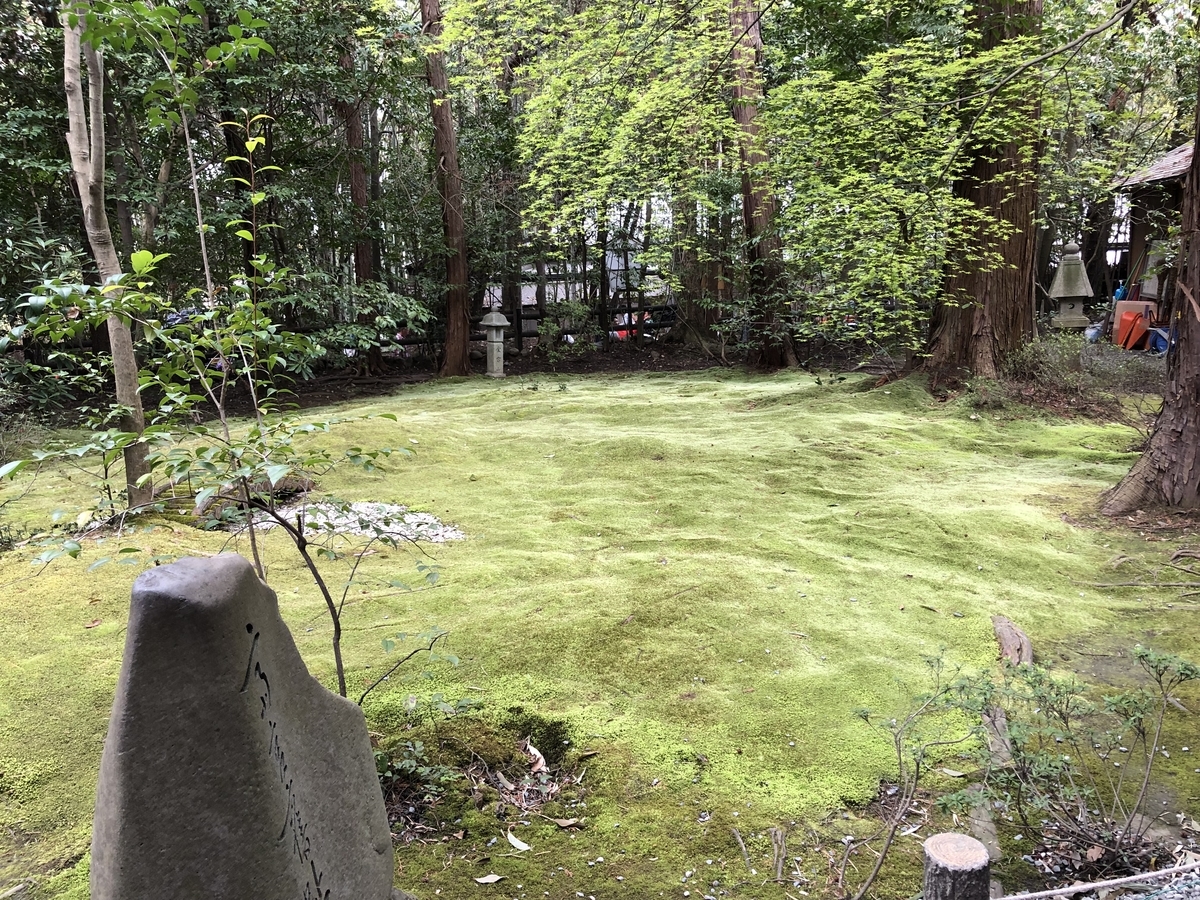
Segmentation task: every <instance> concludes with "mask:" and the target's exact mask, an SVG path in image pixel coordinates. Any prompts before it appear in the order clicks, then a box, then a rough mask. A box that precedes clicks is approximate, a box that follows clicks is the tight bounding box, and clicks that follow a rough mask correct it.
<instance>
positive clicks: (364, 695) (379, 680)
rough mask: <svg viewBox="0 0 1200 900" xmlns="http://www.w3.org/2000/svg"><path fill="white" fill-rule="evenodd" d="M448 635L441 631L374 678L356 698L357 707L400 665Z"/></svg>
mask: <svg viewBox="0 0 1200 900" xmlns="http://www.w3.org/2000/svg"><path fill="white" fill-rule="evenodd" d="M449 633H450V632H448V631H443V632H442V633H441V634H439V635H436V636H435V637H434V638H433V640H431V641H430V642H429V643H428V645H426V646H424V647H417V648H416V649H415V650H413V651H412V652H411V653H410V654H408V656H406V657H404V658H403V659H401V660H399V661H398V662H397V663H396V664H395V665H394V666H392V667H391V668H390V669H388V670H387V671H386V672H384V673H383V674H382V675H380V676H379V677H378V678H376V679H375V680H374V681H373V682H371V684H370V685H369V686H368V687H367V689H366V690H365V691H363V692H362V696H361V697H359V698H358V705H359V706H362V704H363V701H364V700H366V699H367V694H369V693H371V691H373V690H375V688H377V687H379V685H381V684H383V682H384V681H386V680H387V679H388V677H389V676H391V674H392V673H393V672H395V671H396V670H397V669H398V668H400V667H401V666H402V665H404V664H405V663H406V662H408V661H409V660H410V659H412V658H413V657H414V656H416V655H417V654H418V653H420V652H421V651H422V650H432V649H433V645H434V644H436V643H437V642H438V641H440V640H441V639H442V638H444V637H445V636H446V635H448V634H449ZM342 696H343V697H344V696H346V695H345V694H342Z"/></svg>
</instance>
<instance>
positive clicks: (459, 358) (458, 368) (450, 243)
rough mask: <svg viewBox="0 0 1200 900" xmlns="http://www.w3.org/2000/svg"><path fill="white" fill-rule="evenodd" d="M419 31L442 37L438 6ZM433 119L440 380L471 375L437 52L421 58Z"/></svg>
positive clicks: (458, 208) (454, 157)
mask: <svg viewBox="0 0 1200 900" xmlns="http://www.w3.org/2000/svg"><path fill="white" fill-rule="evenodd" d="M421 27H422V29H423V30H424V32H425V34H426V35H428V36H429V37H430V38H431V39H432V40H434V41H436V40H437V39H438V38H439V37H441V34H442V10H441V7H440V5H439V4H438V0H421ZM425 72H426V75H427V76H428V78H429V89H430V107H431V110H432V114H433V147H434V154H435V156H436V157H437V163H436V164H437V180H438V189H439V191H440V193H441V195H442V231H443V234H444V235H445V238H446V250H447V251H448V253H449V255H448V256H447V257H446V344H445V352H444V355H443V357H442V367H441V374H442V375H470V374H471V360H470V357H469V356H468V355H467V344H468V341H469V339H470V330H471V329H470V294H469V292H468V289H467V235H466V224H465V222H464V220H463V192H462V174H461V173H460V172H459V168H458V134H457V132H456V131H455V128H454V115H453V113H452V111H451V108H450V83H449V81H448V79H447V78H446V66H445V62H444V60H443V59H442V52H441V51H440V50H437V49H433V50H430V52H429V54H428V55H427V56H426V57H425Z"/></svg>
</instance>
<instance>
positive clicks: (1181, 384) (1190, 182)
mask: <svg viewBox="0 0 1200 900" xmlns="http://www.w3.org/2000/svg"><path fill="white" fill-rule="evenodd" d="M1197 93H1198V94H1200V91H1198V92H1197ZM1198 100H1200V97H1198ZM1195 130H1196V137H1197V138H1198V139H1200V102H1197V104H1196V126H1195ZM1197 145H1198V146H1200V140H1197ZM1181 235H1182V236H1181V238H1180V248H1179V257H1178V258H1179V269H1178V277H1177V278H1176V279H1175V290H1174V292H1173V293H1172V295H1171V304H1170V308H1169V309H1168V310H1166V314H1167V318H1168V321H1169V322H1170V323H1171V328H1172V329H1173V330H1174V331H1175V332H1176V333H1177V339H1176V344H1175V346H1174V347H1172V348H1171V349H1170V350H1169V351H1168V355H1167V390H1166V394H1165V395H1164V396H1163V406H1162V411H1161V412H1160V413H1159V414H1158V419H1157V420H1156V421H1155V423H1154V429H1153V431H1151V433H1150V445H1149V447H1147V448H1146V452H1145V453H1143V454H1142V455H1141V457H1140V458H1139V459H1138V461H1137V462H1136V463H1134V465H1133V468H1132V469H1131V470H1130V471H1129V474H1128V475H1126V476H1125V478H1124V479H1122V480H1121V483H1120V484H1118V485H1117V486H1116V487H1114V488H1113V489H1112V490H1111V491H1109V492H1108V493H1107V494H1105V496H1104V497H1103V506H1102V510H1103V512H1104V513H1105V514H1106V515H1110V516H1114V515H1121V514H1123V513H1128V512H1132V511H1134V510H1137V509H1141V508H1143V507H1146V506H1152V505H1153V506H1157V505H1165V506H1172V507H1177V508H1180V509H1197V508H1200V151H1198V152H1195V153H1193V154H1192V165H1191V168H1190V169H1189V170H1188V174H1187V181H1186V182H1184V190H1183V228H1182V229H1181Z"/></svg>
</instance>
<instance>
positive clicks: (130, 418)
mask: <svg viewBox="0 0 1200 900" xmlns="http://www.w3.org/2000/svg"><path fill="white" fill-rule="evenodd" d="M87 8H88V5H87V3H86V0H84V2H76V3H75V4H74V5H71V6H66V7H64V8H63V15H62V19H63V86H64V88H65V90H66V95H67V122H68V131H67V146H68V148H69V149H70V153H71V171H72V174H73V176H74V178H75V184H76V187H77V188H78V190H79V201H80V204H81V205H82V208H83V221H84V227H85V228H86V230H87V237H88V243H89V244H90V245H91V248H92V257H93V258H94V259H95V261H96V268H97V269H98V270H99V273H100V279H101V281H102V282H107V281H108V280H109V279H110V278H113V277H116V276H119V275H120V274H121V260H120V257H118V255H117V248H116V244H115V243H114V242H113V236H112V229H111V228H110V227H109V224H108V214H107V213H106V212H105V209H104V200H105V198H104V169H105V166H104V162H105V160H104V61H103V58H102V57H101V55H100V51H99V49H97V48H96V47H95V46H93V45H91V44H85V43H83V40H82V38H83V17H84V15H86V13H87ZM72 18H75V19H76V21H75V22H74V23H72ZM81 57H82V58H83V60H84V61H85V62H86V65H87V71H88V85H87V103H86V104H85V102H84V96H83V76H82V72H81V70H80V58H81ZM108 335H109V343H110V346H111V348H112V357H113V376H114V380H115V382H116V399H117V403H118V404H119V405H120V406H121V407H122V408H123V410H124V411H123V412H122V414H121V418H120V425H121V430H122V431H125V432H128V433H131V434H136V435H138V436H139V438H140V436H141V434H142V432H143V431H144V430H145V427H146V420H145V415H144V413H143V412H142V398H141V395H140V394H139V393H138V365H137V358H136V356H135V355H134V352H133V335H132V333H131V332H130V329H129V325H127V324H126V323H125V322H123V321H122V320H121V319H120V318H119V317H117V316H109V318H108ZM124 460H125V484H126V493H127V497H126V499H127V501H128V504H129V508H130V509H134V508H136V507H138V506H141V505H143V504H145V503H149V502H150V500H151V498H152V496H153V485H152V484H151V483H150V479H149V477H148V476H149V475H150V466H149V465H148V463H147V462H146V445H145V444H144V443H142V442H141V440H140V439H139V440H137V441H134V442H133V443H131V444H130V445H129V446H127V447H126V448H125V451H124ZM143 478H145V481H144V483H141V484H139V481H141V480H142V479H143Z"/></svg>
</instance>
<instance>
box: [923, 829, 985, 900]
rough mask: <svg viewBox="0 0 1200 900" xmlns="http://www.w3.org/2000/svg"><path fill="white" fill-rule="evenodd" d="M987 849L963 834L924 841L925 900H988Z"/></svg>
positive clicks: (939, 835) (951, 833) (951, 834)
mask: <svg viewBox="0 0 1200 900" xmlns="http://www.w3.org/2000/svg"><path fill="white" fill-rule="evenodd" d="M989 870H990V866H989V861H988V851H987V847H985V846H984V845H983V844H981V843H980V842H979V841H977V840H975V838H973V837H968V836H967V835H965V834H954V833H953V832H946V833H943V834H935V835H934V836H933V837H931V838H929V839H928V840H926V841H925V892H924V900H988V894H989V883H990V880H991V879H990V871H989Z"/></svg>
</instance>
